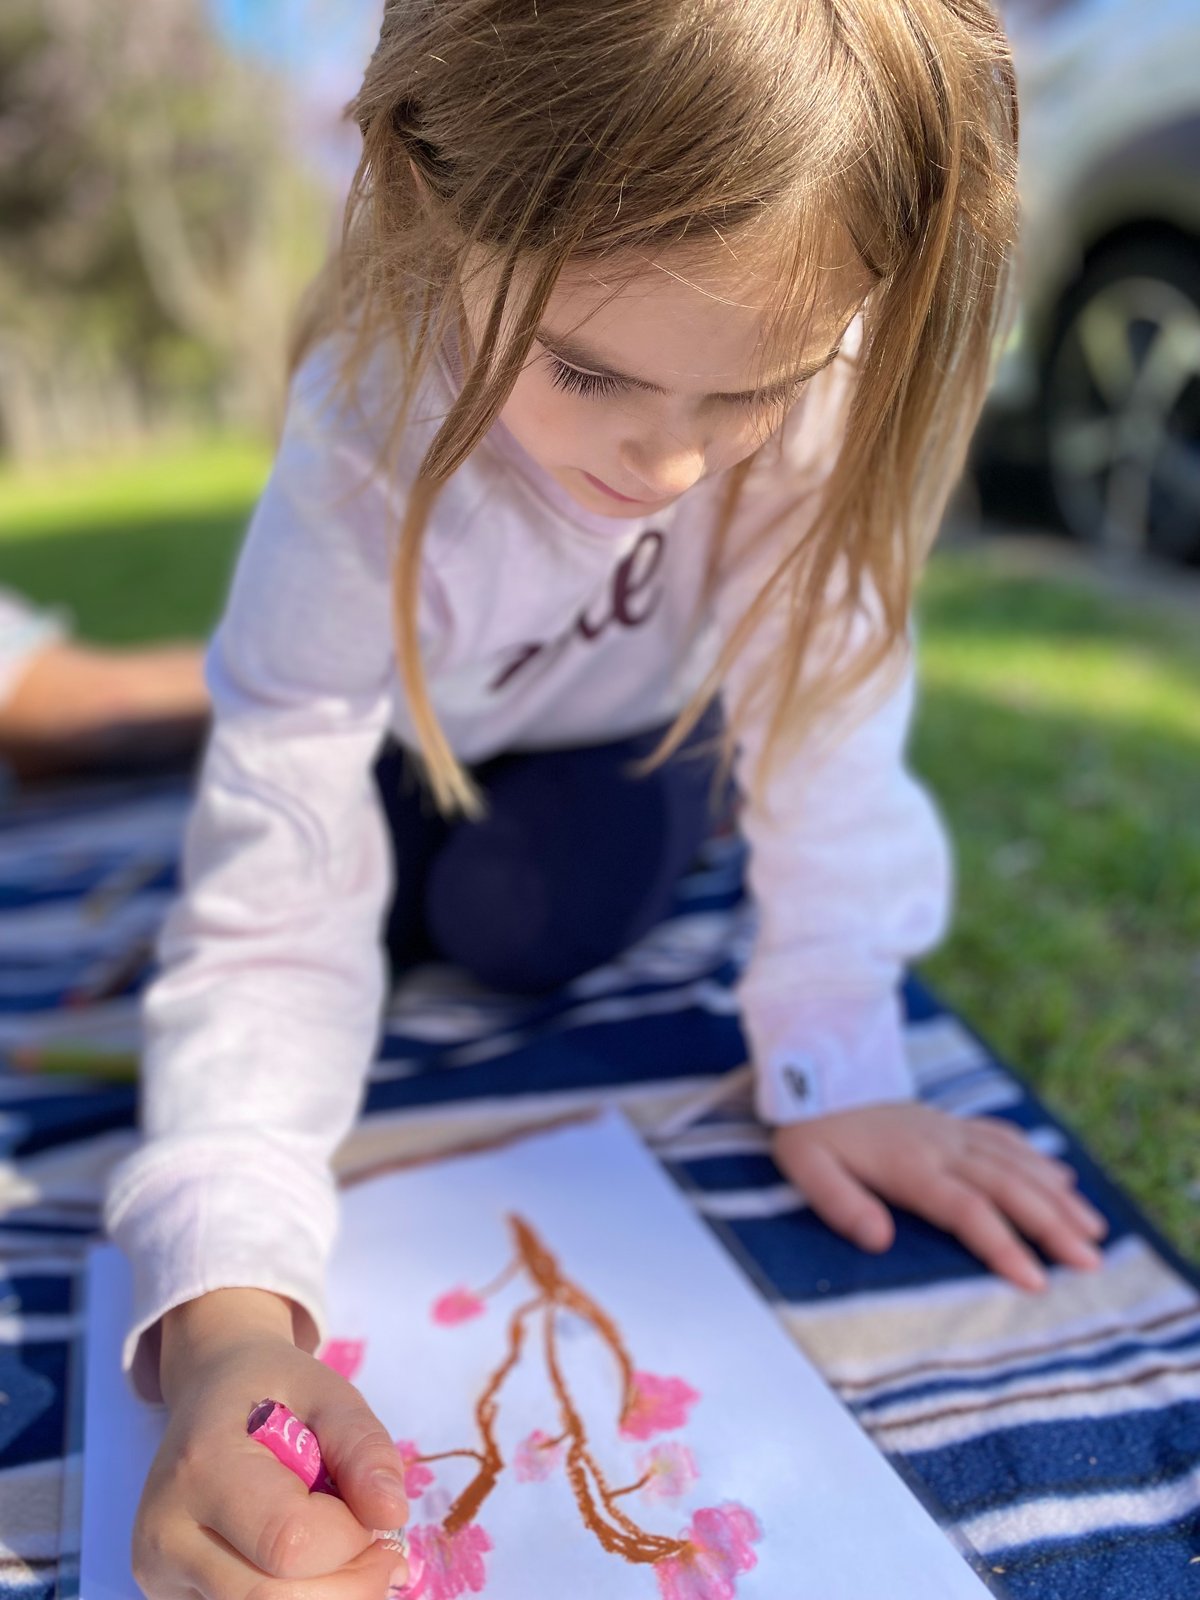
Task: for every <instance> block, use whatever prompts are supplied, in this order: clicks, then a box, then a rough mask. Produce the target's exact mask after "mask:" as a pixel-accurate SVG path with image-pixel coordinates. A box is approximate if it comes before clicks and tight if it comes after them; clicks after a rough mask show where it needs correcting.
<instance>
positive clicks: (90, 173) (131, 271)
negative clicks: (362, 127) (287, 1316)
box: [0, 0, 331, 464]
mask: <svg viewBox="0 0 1200 1600" xmlns="http://www.w3.org/2000/svg"><path fill="white" fill-rule="evenodd" d="M131 22H132V18H131V15H130V10H129V7H128V5H127V4H126V3H124V0H87V3H86V4H80V3H78V0H5V4H4V6H3V7H2V8H0V456H6V457H8V458H9V459H10V460H12V461H15V462H18V463H25V464H28V463H30V462H34V461H37V460H39V459H41V460H44V459H47V458H53V457H61V456H63V455H64V454H77V453H81V452H85V451H86V452H97V451H105V450H108V449H111V448H113V447H121V448H130V447H133V446H142V445H145V444H147V443H148V442H150V441H152V440H161V439H162V438H164V437H165V436H168V435H171V434H175V435H184V434H188V433H194V432H196V431H197V430H203V431H213V430H222V431H236V430H239V429H248V430H252V431H254V432H258V433H266V432H267V431H269V429H270V427H271V426H272V423H273V421H274V419H275V417H276V415H277V412H278V407H279V400H280V387H281V374H280V351H281V348H282V346H283V340H284V337H285V330H286V324H287V319H288V316H289V314H290V311H291V308H292V306H293V304H294V300H295V297H296V295H297V293H298V291H299V288H300V286H301V285H302V284H303V282H304V281H305V280H306V279H307V278H308V277H309V276H310V275H311V273H312V271H313V270H314V269H315V266H316V265H317V262H318V260H319V258H320V255H321V253H322V251H323V248H324V243H325V233H326V223H327V220H328V217H329V214H330V210H331V206H330V196H329V193H328V190H327V188H326V187H325V186H324V185H323V184H321V183H320V182H319V181H318V178H317V176H316V174H315V173H314V172H313V171H312V170H311V167H310V166H306V165H305V163H304V162H303V161H302V160H300V159H298V158H297V156H296V154H295V153H294V149H295V147H294V144H293V143H292V141H291V140H290V139H289V136H288V135H289V91H288V86H287V84H286V82H285V81H284V80H283V79H282V78H281V77H280V75H279V74H278V73H275V72H272V71H271V70H269V69H268V67H267V66H266V65H264V64H262V63H261V62H259V61H257V60H255V59H254V58H253V57H252V56H249V55H247V54H245V53H242V52H234V51H233V50H231V49H230V48H229V45H228V44H227V43H226V41H225V40H224V39H223V38H222V37H221V36H220V35H219V34H218V32H217V30H216V29H215V28H214V26H213V23H212V20H211V18H210V16H209V14H208V12H207V11H206V9H205V7H204V5H203V4H202V3H201V0H154V4H153V5H150V6H145V7H140V8H138V11H137V15H136V25H131Z"/></svg>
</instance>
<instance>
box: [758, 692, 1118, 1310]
mask: <svg viewBox="0 0 1200 1600" xmlns="http://www.w3.org/2000/svg"><path fill="white" fill-rule="evenodd" d="M911 708H912V676H911V670H910V671H909V672H908V673H906V675H905V678H904V680H903V681H902V683H901V684H900V686H899V688H898V689H897V690H895V691H894V692H893V693H892V695H891V696H890V697H889V699H887V700H886V701H885V702H884V703H883V705H882V706H881V708H880V709H879V710H877V711H876V712H875V713H874V714H873V715H872V716H871V717H870V718H868V719H867V721H866V722H865V723H863V724H862V725H861V726H860V727H859V728H858V729H856V730H855V731H854V732H852V733H851V734H850V735H849V736H848V738H847V739H846V740H845V742H844V743H843V744H842V745H840V746H839V747H838V749H837V750H836V751H835V753H834V754H833V755H832V756H830V757H829V758H827V760H826V761H825V762H824V763H823V764H820V765H819V766H818V767H817V771H816V772H815V773H806V772H804V771H803V770H802V768H798V767H797V765H796V764H785V767H784V769H783V771H782V772H781V774H780V779H779V780H777V783H776V784H773V785H772V790H773V795H774V799H775V803H776V808H777V809H776V810H775V811H774V813H772V812H771V811H770V810H768V809H766V808H762V807H757V806H754V805H751V806H749V807H748V808H747V811H746V816H745V829H746V832H747V835H748V837H749V840H750V846H751V880H752V884H753V885H754V888H755V892H756V895H757V897H758V899H759V903H760V905H761V906H762V907H763V917H762V922H763V934H764V935H765V937H764V938H763V940H762V941H761V943H760V947H759V949H758V950H756V952H755V957H754V959H753V961H752V963H751V965H750V967H749V969H748V971H747V974H746V980H745V983H744V986H743V992H742V998H743V1006H744V1017H745V1021H746V1026H747V1033H748V1035H749V1037H750V1040H751V1043H752V1048H753V1050H754V1055H755V1060H756V1063H757V1065H758V1068H759V1077H758V1102H759V1107H760V1111H761V1113H762V1115H763V1116H764V1119H765V1120H767V1121H769V1122H771V1123H773V1124H776V1125H777V1131H776V1134H775V1140H774V1149H775V1155H776V1159H777V1160H778V1162H779V1164H780V1166H781V1167H782V1168H783V1170H784V1171H785V1172H786V1173H787V1175H788V1176H789V1177H790V1178H791V1179H792V1180H793V1182H795V1184H796V1185H797V1187H798V1188H799V1189H800V1190H801V1191H802V1192H803V1193H804V1195H805V1197H806V1198H807V1199H808V1201H809V1203H810V1204H811V1205H812V1207H813V1209H814V1210H815V1211H816V1212H817V1213H818V1214H819V1215H820V1216H821V1217H823V1218H824V1220H825V1221H826V1222H828V1223H829V1225H830V1226H831V1227H833V1228H835V1229H836V1230H837V1231H838V1232H840V1233H843V1234H845V1235H846V1236H847V1237H849V1238H851V1239H853V1240H855V1242H857V1243H858V1244H860V1245H862V1246H863V1248H865V1249H869V1250H885V1249H887V1247H888V1246H889V1245H890V1244H891V1242H892V1238H893V1236H894V1228H893V1223H892V1219H891V1217H890V1215H889V1213H888V1211H887V1208H886V1206H885V1205H884V1204H883V1202H884V1201H885V1200H886V1201H890V1202H892V1203H894V1204H897V1205H900V1206H903V1207H905V1208H906V1209H908V1210H910V1211H913V1212H915V1213H917V1214H918V1215H919V1216H922V1217H925V1218H926V1219H927V1220H928V1221H931V1222H933V1223H935V1224H936V1225H937V1226H938V1227H941V1228H944V1229H946V1231H947V1232H950V1233H953V1234H954V1235H956V1236H957V1237H958V1238H959V1239H961V1240H962V1242H963V1243H964V1244H965V1245H966V1246H967V1248H968V1249H970V1250H972V1251H974V1253H975V1254H976V1255H978V1256H979V1257H980V1258H981V1259H982V1260H984V1261H985V1262H987V1264H988V1265H989V1266H990V1267H992V1269H993V1270H994V1271H996V1272H998V1273H1000V1274H1001V1275H1002V1276H1004V1277H1007V1278H1009V1279H1011V1280H1012V1281H1013V1282H1014V1283H1017V1284H1020V1285H1021V1286H1023V1287H1025V1288H1040V1287H1043V1286H1044V1283H1045V1277H1044V1274H1043V1272H1042V1270H1041V1268H1040V1266H1039V1265H1038V1263H1037V1261H1036V1258H1035V1257H1034V1255H1033V1253H1032V1252H1031V1251H1030V1250H1029V1249H1028V1248H1027V1247H1026V1246H1025V1245H1024V1244H1023V1243H1022V1242H1021V1239H1020V1237H1019V1234H1024V1235H1025V1236H1027V1237H1028V1238H1030V1239H1033V1240H1034V1241H1036V1242H1037V1243H1038V1244H1039V1245H1040V1246H1041V1247H1042V1248H1043V1250H1044V1251H1045V1252H1046V1253H1047V1254H1048V1255H1049V1256H1050V1257H1052V1258H1054V1259H1057V1260H1060V1261H1063V1262H1066V1263H1068V1264H1069V1265H1071V1266H1076V1267H1092V1266H1095V1265H1097V1264H1098V1261H1099V1256H1098V1254H1097V1252H1096V1250H1095V1240H1097V1239H1098V1238H1100V1237H1101V1236H1102V1234H1103V1232H1104V1224H1103V1221H1102V1219H1101V1218H1100V1217H1099V1215H1098V1213H1096V1212H1095V1211H1093V1209H1092V1208H1091V1207H1090V1206H1089V1205H1088V1204H1087V1203H1086V1202H1085V1201H1084V1200H1083V1199H1081V1198H1080V1197H1079V1196H1078V1195H1077V1194H1075V1193H1074V1190H1073V1184H1074V1174H1073V1173H1072V1172H1071V1169H1070V1168H1069V1167H1066V1166H1065V1165H1064V1164H1063V1163H1061V1162H1057V1161H1054V1160H1052V1159H1050V1158H1048V1157H1045V1156H1043V1155H1041V1154H1039V1153H1038V1152H1037V1151H1036V1150H1035V1149H1034V1148H1033V1147H1032V1146H1031V1145H1030V1144H1029V1143H1028V1142H1027V1141H1026V1140H1025V1139H1024V1138H1023V1137H1022V1136H1021V1135H1020V1134H1019V1133H1017V1132H1016V1131H1015V1130H1014V1129H1012V1128H1010V1127H1009V1126H1007V1125H1006V1124H1004V1123H1002V1122H999V1121H996V1120H995V1119H990V1118H969V1119H959V1118H954V1117H949V1116H947V1115H945V1114H943V1113H941V1112H938V1111H935V1110H933V1109H931V1108H930V1107H927V1106H922V1105H917V1104H912V1103H902V1102H904V1101H905V1100H907V1099H908V1098H909V1097H911V1095H912V1094H913V1083H912V1079H911V1075H910V1073H909V1070H908V1066H907V1062H906V1060H905V1054H904V1039H903V1016H902V1007H901V1003H900V996H899V987H898V985H899V979H900V975H901V971H902V968H903V966H904V964H905V963H906V962H907V961H909V960H911V959H913V958H914V957H915V956H917V955H919V954H921V953H923V952H924V951H925V950H927V949H929V948H930V947H931V946H932V945H933V944H934V943H936V941H937V940H938V939H939V938H940V937H941V936H942V934H943V933H944V930H945V928H946V925H947V922H948V918H949V907H950V897H951V872H950V857H949V849H948V845H947V842H946V839H945V835H944V833H943V831H942V829H941V827H940V825H939V823H938V820H937V814H936V812H935V810H934V808H933V806H932V804H931V802H930V801H929V799H928V797H927V796H926V795H925V794H924V792H923V791H922V790H921V789H920V788H919V786H918V785H917V784H916V782H915V781H914V780H913V778H912V777H911V775H910V774H909V773H908V772H907V770H906V768H905V766H904V760H903V749H904V742H905V736H906V732H907V728H908V724H909V718H910V715H911ZM751 742H752V741H751ZM789 776H790V788H780V787H779V786H778V784H779V783H783V784H785V785H786V784H788V783H789Z"/></svg>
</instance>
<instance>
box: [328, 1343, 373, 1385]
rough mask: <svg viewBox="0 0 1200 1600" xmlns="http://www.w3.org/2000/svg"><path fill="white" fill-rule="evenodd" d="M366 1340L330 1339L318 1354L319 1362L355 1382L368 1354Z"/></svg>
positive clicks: (348, 1380) (348, 1381)
mask: <svg viewBox="0 0 1200 1600" xmlns="http://www.w3.org/2000/svg"><path fill="white" fill-rule="evenodd" d="M366 1349H367V1341H366V1340H365V1339H330V1340H329V1342H328V1343H327V1344H323V1345H322V1346H321V1348H320V1350H319V1351H318V1353H317V1360H318V1361H320V1362H321V1363H322V1364H323V1365H325V1366H327V1367H329V1368H331V1370H332V1371H334V1372H336V1373H339V1374H340V1375H341V1376H342V1377H343V1378H345V1379H346V1381H347V1383H352V1382H353V1381H354V1374H355V1373H356V1372H357V1371H358V1369H359V1367H361V1366H362V1363H363V1356H364V1355H365V1354H366Z"/></svg>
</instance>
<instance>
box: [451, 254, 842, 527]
mask: <svg viewBox="0 0 1200 1600" xmlns="http://www.w3.org/2000/svg"><path fill="white" fill-rule="evenodd" d="M685 279H686V281H685ZM821 283H822V291H821V298H820V300H819V301H818V303H817V304H816V305H815V306H814V309H813V314H812V318H811V321H810V324H809V328H808V335H807V338H806V341H805V348H804V349H803V350H801V351H800V352H799V354H798V356H797V358H796V360H795V361H794V362H793V363H791V364H790V365H789V366H788V367H787V369H786V370H784V369H782V368H781V369H780V370H779V371H778V372H774V371H772V372H769V373H767V374H766V379H767V380H768V381H769V382H770V385H771V388H770V392H769V393H768V394H765V395H764V394H755V393H754V392H753V391H754V388H755V377H756V359H757V355H758V341H759V337H760V329H761V318H762V307H763V305H764V303H765V301H766V295H767V288H768V285H767V284H766V282H765V281H764V280H763V279H762V278H761V277H757V276H755V275H754V274H748V273H746V272H745V270H744V269H742V270H740V271H739V270H737V269H736V268H731V269H725V270H724V271H721V272H716V271H714V270H712V269H708V270H707V271H704V272H700V271H698V270H697V269H696V268H695V267H694V266H693V267H691V268H690V269H688V270H686V272H685V271H684V269H682V268H680V269H678V270H676V269H674V268H672V266H671V265H670V259H669V258H666V257H664V258H661V259H659V260H657V261H654V262H651V263H649V264H648V265H647V266H646V267H645V269H644V270H642V271H641V272H640V273H639V275H638V276H637V277H636V278H634V279H633V280H632V281H631V282H629V283H627V284H625V285H624V286H623V287H622V288H621V289H620V290H619V292H617V293H615V294H614V293H613V285H612V284H611V283H608V282H605V281H604V280H603V279H602V278H601V277H599V276H597V275H596V274H595V273H593V272H592V271H590V270H589V269H587V268H579V269H575V270H570V271H565V272H563V274H562V275H561V276H560V278H559V280H558V282H557V284H556V285H555V288H554V292H553V294H552V295H551V297H550V301H549V304H548V305H547V307H546V311H545V314H544V315H543V317H542V320H541V324H540V326H539V328H538V337H537V339H536V340H535V342H534V344H533V347H532V349H531V351H530V356H529V360H528V361H527V362H526V365H525V367H524V368H523V369H522V371H521V373H520V376H519V377H518V379H517V382H516V385H515V386H514V388H513V391H512V393H511V395H510V396H509V398H508V401H507V402H506V404H505V406H504V408H503V410H502V412H501V414H500V415H501V419H502V420H503V422H504V425H505V426H506V427H507V428H508V430H509V431H510V432H511V433H512V434H513V435H514V436H515V437H516V439H517V440H518V441H519V443H520V444H521V445H522V446H523V447H524V449H525V450H526V451H527V452H528V454H529V455H531V456H532V457H533V458H534V460H535V461H536V462H537V463H538V465H539V466H541V467H542V468H543V469H544V470H545V471H546V472H548V473H549V474H550V475H551V477H553V478H554V479H556V480H557V482H558V483H560V484H561V485H562V486H563V487H564V488H565V489H567V490H569V491H570V493H571V494H572V495H573V496H574V498H575V499H576V500H577V501H578V503H579V504H580V505H581V506H582V507H584V508H585V509H586V510H588V511H591V512H597V513H599V514H600V515H602V516H604V515H607V516H612V517H640V516H646V515H648V514H650V513H652V512H654V511H659V510H661V509H662V508H663V507H664V506H666V505H668V504H669V503H670V502H671V501H672V500H675V499H676V498H677V497H678V496H679V495H681V494H683V493H684V492H685V491H686V490H688V489H690V488H691V487H692V485H693V484H696V483H698V482H699V481H700V480H701V479H702V478H708V477H711V476H712V475H713V474H714V473H718V472H723V471H724V470H725V469H726V468H728V467H731V466H733V465H734V464H735V463H736V462H738V461H741V460H742V459H743V458H744V457H746V456H748V455H752V454H753V452H754V451H755V450H756V449H757V448H758V447H759V445H760V444H761V443H762V442H763V440H764V439H765V438H767V437H768V436H769V435H770V434H771V433H773V432H774V431H775V430H776V429H777V428H778V427H779V426H780V424H781V423H782V422H783V419H784V417H785V416H786V414H787V411H788V408H789V407H790V406H791V405H792V404H793V403H794V402H795V400H796V399H798V398H799V395H800V394H801V392H802V391H803V387H804V383H805V382H806V380H807V379H808V378H809V377H811V376H812V375H814V374H815V373H816V372H818V371H819V370H820V369H821V368H822V367H823V366H825V365H827V363H828V362H829V360H830V359H832V357H833V356H834V355H836V353H837V349H838V346H839V343H840V341H841V338H842V336H843V334H844V333H845V331H846V327H847V325H848V324H849V322H850V321H851V320H852V319H853V317H854V315H855V313H856V312H857V311H858V310H859V309H860V307H861V304H862V301H863V300H864V298H865V297H866V294H867V292H868V290H869V288H870V286H871V284H870V279H869V277H868V275H867V273H866V271H865V269H864V268H862V267H861V266H860V265H859V264H858V263H857V262H855V263H854V265H853V266H846V267H838V268H833V269H831V270H830V271H828V272H827V273H824V274H823V275H822V279H821ZM490 303H491V280H490V276H489V274H488V273H487V271H486V270H484V271H482V272H480V273H479V274H478V276H477V277H476V278H475V279H474V280H473V285H472V289H471V290H470V291H469V292H468V294H467V296H466V306H465V309H466V315H467V322H468V326H469V329H470V334H471V339H472V342H473V345H474V347H475V348H478V345H479V341H480V339H481V337H482V334H483V329H484V326H485V323H486V316H487V309H488V306H489V305H490Z"/></svg>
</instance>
